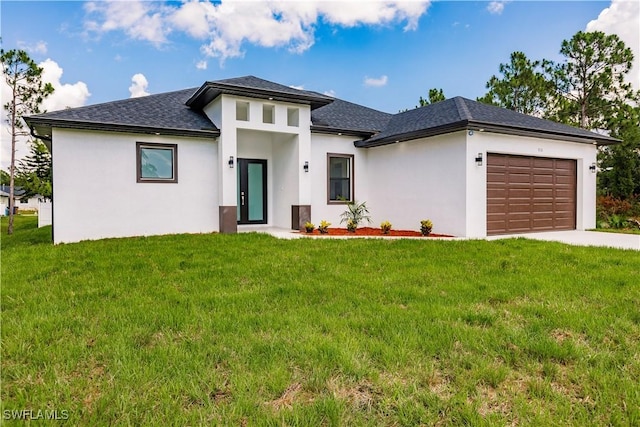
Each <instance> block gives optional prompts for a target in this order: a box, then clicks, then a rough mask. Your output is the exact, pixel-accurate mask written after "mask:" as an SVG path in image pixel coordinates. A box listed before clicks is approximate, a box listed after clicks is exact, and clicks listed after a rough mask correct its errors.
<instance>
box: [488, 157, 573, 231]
mask: <svg viewBox="0 0 640 427" xmlns="http://www.w3.org/2000/svg"><path fill="white" fill-rule="evenodd" d="M575 228H576V161H575V160H567V159H549V158H545V157H526V156H512V155H504V154H491V153H489V154H488V155H487V234H505V233H526V232H533V231H547V230H573V229H575Z"/></svg>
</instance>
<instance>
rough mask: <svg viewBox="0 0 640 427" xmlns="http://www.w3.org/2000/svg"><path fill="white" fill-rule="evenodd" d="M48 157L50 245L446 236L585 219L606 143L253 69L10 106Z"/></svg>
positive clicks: (504, 114) (571, 224)
mask: <svg viewBox="0 0 640 427" xmlns="http://www.w3.org/2000/svg"><path fill="white" fill-rule="evenodd" d="M26 120H27V123H28V124H29V126H30V127H31V128H32V130H33V132H34V133H35V134H37V135H38V136H39V137H40V138H42V139H43V140H44V141H45V142H46V143H47V144H48V146H49V147H50V148H51V150H52V154H53V191H54V202H53V218H54V222H53V226H54V240H55V242H75V241H79V240H84V239H100V238H106V237H122V236H138V235H154V234H168V233H202V232H204V233H207V232H217V231H219V232H223V233H234V232H236V231H238V230H241V229H242V228H245V227H247V226H256V225H262V226H265V227H280V228H288V229H295V230H297V229H300V228H301V227H302V225H303V224H304V223H305V222H306V221H311V222H314V223H316V224H317V223H319V222H320V221H321V220H323V219H324V220H328V221H330V222H332V223H333V224H334V225H338V224H339V223H340V213H341V212H342V211H344V209H345V200H346V201H353V200H357V201H367V206H368V207H369V208H370V211H371V214H372V219H373V221H374V223H376V224H377V223H380V222H381V221H384V220H389V221H391V222H392V223H393V225H394V228H398V229H417V228H419V223H420V220H422V219H426V218H429V219H431V220H432V221H433V223H434V231H435V232H438V233H447V234H452V235H456V236H467V237H484V236H487V235H491V234H501V233H514V232H518V233H519V232H535V231H543V230H570V229H588V228H592V227H594V226H595V198H596V174H595V162H596V151H597V146H598V145H603V144H610V143H614V142H616V140H615V139H613V138H609V137H607V136H603V135H599V134H596V133H592V132H588V131H585V130H582V129H577V128H574V127H570V126H565V125H562V124H558V123H554V122H551V121H547V120H542V119H538V118H535V117H531V116H527V115H523V114H519V113H516V112H513V111H510V110H505V109H502V108H497V107H493V106H489V105H485V104H481V103H478V102H476V101H472V100H469V99H465V98H461V97H455V98H451V99H447V100H445V101H442V102H439V103H435V104H432V105H429V106H426V107H423V108H418V109H415V110H410V111H406V112H403V113H398V114H388V113H384V112H381V111H376V110H373V109H371V108H368V107H365V106H362V105H357V104H353V103H350V102H347V101H343V100H340V99H337V98H333V97H329V96H326V95H322V94H319V93H317V92H312V91H305V90H298V89H294V88H291V87H288V86H284V85H281V84H278V83H274V82H270V81H266V80H262V79H259V78H256V77H253V76H247V77H239V78H233V79H227V80H218V81H211V82H205V83H204V84H203V85H202V86H200V87H199V88H191V89H185V90H179V91H175V92H168V93H161V94H157V95H150V96H147V97H143V98H134V99H126V100H121V101H114V102H109V103H105V104H98V105H92V106H86V107H80V108H73V109H67V110H63V111H55V112H49V113H45V114H40V115H35V116H31V117H28V118H26Z"/></svg>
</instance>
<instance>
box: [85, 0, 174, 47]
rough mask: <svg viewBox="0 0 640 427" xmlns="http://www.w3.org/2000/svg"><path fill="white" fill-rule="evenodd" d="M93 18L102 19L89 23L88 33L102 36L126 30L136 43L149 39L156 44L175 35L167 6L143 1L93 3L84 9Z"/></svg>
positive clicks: (90, 20)
mask: <svg viewBox="0 0 640 427" xmlns="http://www.w3.org/2000/svg"><path fill="white" fill-rule="evenodd" d="M84 8H85V11H86V12H87V14H89V15H98V18H99V19H96V20H93V19H89V20H86V21H85V29H86V30H87V31H88V32H95V33H98V34H101V33H106V32H109V31H116V30H120V31H124V32H125V33H126V34H127V35H128V36H129V37H131V38H132V39H135V40H146V41H149V42H151V43H153V44H154V45H158V46H159V45H162V44H163V43H165V42H166V41H167V38H166V36H167V35H168V34H169V33H170V32H171V27H170V26H168V21H167V20H166V19H165V14H166V11H165V9H166V8H165V7H164V6H161V5H156V4H153V3H151V2H146V1H141V0H131V1H114V0H108V1H93V2H88V3H86V4H85V6H84Z"/></svg>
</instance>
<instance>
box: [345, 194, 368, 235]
mask: <svg viewBox="0 0 640 427" xmlns="http://www.w3.org/2000/svg"><path fill="white" fill-rule="evenodd" d="M340 217H341V218H342V219H341V220H340V223H343V222H346V223H347V228H348V229H349V231H355V230H356V228H358V226H359V225H360V223H361V222H362V221H365V220H366V221H367V222H368V223H369V224H371V217H370V216H369V209H368V208H367V202H362V203H358V202H356V201H355V200H354V201H352V202H348V203H347V210H346V211H344V212H342V214H340Z"/></svg>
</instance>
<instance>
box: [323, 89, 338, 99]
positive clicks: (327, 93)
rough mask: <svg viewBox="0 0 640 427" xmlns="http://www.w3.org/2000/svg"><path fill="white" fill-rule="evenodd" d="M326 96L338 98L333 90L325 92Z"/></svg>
mask: <svg viewBox="0 0 640 427" xmlns="http://www.w3.org/2000/svg"><path fill="white" fill-rule="evenodd" d="M324 94H325V95H327V96H330V97H332V98H335V97H336V91H335V90H333V89H329V90H325V91H324Z"/></svg>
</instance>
